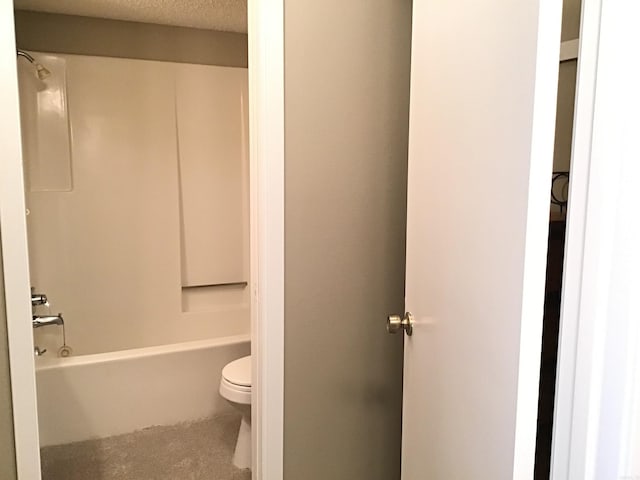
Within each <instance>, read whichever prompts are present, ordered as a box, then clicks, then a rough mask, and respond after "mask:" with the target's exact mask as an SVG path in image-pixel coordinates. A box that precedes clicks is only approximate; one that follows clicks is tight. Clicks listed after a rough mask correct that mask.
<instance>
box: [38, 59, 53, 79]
mask: <svg viewBox="0 0 640 480" xmlns="http://www.w3.org/2000/svg"><path fill="white" fill-rule="evenodd" d="M35 66H36V75H38V78H39V79H40V80H44V79H45V78H47V77H48V76H49V75H51V72H50V71H49V70H48V69H47V68H45V67H43V66H42V65H41V64H39V63H36V64H35Z"/></svg>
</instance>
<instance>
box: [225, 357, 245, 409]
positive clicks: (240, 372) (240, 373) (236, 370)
mask: <svg viewBox="0 0 640 480" xmlns="http://www.w3.org/2000/svg"><path fill="white" fill-rule="evenodd" d="M220 395H222V396H223V397H224V398H226V399H227V400H230V401H232V402H235V403H240V404H244V405H249V404H251V356H250V355H249V356H247V357H243V358H239V359H238V360H234V361H233V362H231V363H229V364H227V366H225V367H224V368H223V369H222V378H221V379H220Z"/></svg>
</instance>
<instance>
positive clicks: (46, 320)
mask: <svg viewBox="0 0 640 480" xmlns="http://www.w3.org/2000/svg"><path fill="white" fill-rule="evenodd" d="M48 325H64V319H63V318H62V314H61V313H59V314H58V315H44V316H43V315H34V316H33V328H40V327H46V326H48Z"/></svg>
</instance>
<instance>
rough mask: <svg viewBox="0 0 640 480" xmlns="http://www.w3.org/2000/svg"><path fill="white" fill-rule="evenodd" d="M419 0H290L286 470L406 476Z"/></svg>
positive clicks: (366, 478)
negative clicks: (414, 18)
mask: <svg viewBox="0 0 640 480" xmlns="http://www.w3.org/2000/svg"><path fill="white" fill-rule="evenodd" d="M410 37H411V1H410V0H357V1H349V2H344V1H338V0H328V1H324V2H318V1H315V0H287V1H285V86H286V91H285V170H286V173H285V175H286V177H285V183H286V187H285V198H286V206H285V229H286V230H285V237H286V240H285V241H286V247H285V262H286V265H285V282H286V284H285V439H284V441H285V445H284V447H285V458H284V461H285V479H286V480H299V479H303V478H304V479H305V480H315V479H318V480H320V479H322V480H326V479H332V480H340V479H345V480H346V479H349V480H360V479H361V480H376V479H380V480H393V479H394V478H396V479H397V478H400V440H401V432H400V430H401V406H402V403H401V402H402V337H401V336H393V337H392V336H390V335H388V334H387V333H386V331H385V319H386V315H387V314H390V313H394V312H402V309H403V305H404V260H405V258H404V256H405V250H404V247H405V222H406V219H405V218H406V214H405V212H406V210H405V209H406V173H407V172H406V168H407V142H408V106H409V65H410V41H411V38H410Z"/></svg>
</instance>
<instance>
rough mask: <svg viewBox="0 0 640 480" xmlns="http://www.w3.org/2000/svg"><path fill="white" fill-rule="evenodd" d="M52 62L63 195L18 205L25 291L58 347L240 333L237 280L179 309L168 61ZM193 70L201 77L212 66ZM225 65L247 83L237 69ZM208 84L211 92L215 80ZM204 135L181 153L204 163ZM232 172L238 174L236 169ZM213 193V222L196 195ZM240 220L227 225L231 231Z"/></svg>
mask: <svg viewBox="0 0 640 480" xmlns="http://www.w3.org/2000/svg"><path fill="white" fill-rule="evenodd" d="M60 57H62V58H64V60H65V61H66V65H67V72H66V73H67V82H68V83H67V93H68V111H69V118H70V125H71V139H72V140H71V150H72V172H73V189H72V190H71V191H69V192H35V191H32V192H28V194H27V197H28V198H27V202H28V207H29V210H30V214H29V216H28V226H29V246H30V256H31V273H32V284H33V285H34V286H35V287H36V288H37V289H38V290H39V291H44V292H46V293H47V294H48V296H49V299H50V301H51V303H52V305H51V308H52V311H53V312H54V313H58V312H62V313H63V314H64V318H65V322H66V326H67V343H68V344H69V345H70V346H71V347H72V348H73V349H74V353H76V354H87V353H98V352H107V351H115V350H123V349H130V348H137V347H145V346H153V345H163V344H170V343H177V342H183V341H190V340H199V339H205V338H212V337H221V336H228V335H237V334H243V333H247V332H248V330H249V296H248V288H245V287H244V286H242V285H240V286H236V287H231V290H229V288H227V289H225V290H224V291H214V292H198V294H195V295H193V297H194V298H190V300H191V301H190V302H187V304H188V305H193V306H194V308H186V309H185V308H184V305H185V300H184V294H183V291H182V290H183V286H184V285H183V282H182V275H181V272H182V270H183V267H182V264H181V249H182V246H181V244H182V243H183V241H184V238H182V237H183V235H182V231H181V224H182V220H181V206H180V199H181V196H180V192H181V188H180V187H181V184H180V177H179V172H180V168H179V161H178V159H179V155H178V152H179V141H178V133H177V128H178V125H177V121H176V111H177V110H179V109H180V107H179V106H177V103H176V102H177V99H178V98H180V95H176V88H177V89H178V90H179V89H180V88H181V87H180V82H178V83H176V72H177V68H178V66H179V65H178V64H174V63H169V62H154V61H142V60H128V59H115V58H104V57H89V56H75V55H60ZM183 68H189V66H184V67H183ZM200 68H201V69H203V70H202V74H203V75H207V74H208V73H210V72H208V70H207V69H220V68H221V67H197V68H196V70H198V69H200ZM223 70H226V69H225V68H223ZM229 70H233V71H237V72H240V73H239V74H238V77H239V80H238V81H240V78H241V77H243V75H244V77H245V80H246V69H229ZM237 72H236V73H237ZM208 79H209V81H210V82H211V83H210V89H211V91H216V89H217V88H218V86H217V85H216V83H215V82H216V77H215V75H213V76H212V75H210V76H209V77H208ZM243 85H244V87H243V88H244V90H246V83H245V84H243ZM186 87H188V86H185V88H186ZM237 90H238V92H240V91H241V90H242V89H241V88H238V89H237ZM244 90H242V91H244ZM206 94H207V91H206V90H205V91H204V92H203V98H204V99H206ZM239 95H240V93H238V96H239ZM239 102H240V100H239V99H237V100H236V103H239ZM206 105H207V103H206V101H205V102H203V103H202V106H203V108H204V107H205V106H206ZM196 110H197V109H196ZM219 114H220V115H224V112H219ZM230 115H231V116H233V118H236V117H237V116H238V113H237V112H231V113H230ZM183 128H187V126H183ZM212 128H213V126H212ZM183 133H184V132H183ZM204 140H205V137H203V143H202V145H198V144H197V136H195V137H194V136H192V138H191V140H190V141H191V142H192V143H193V144H192V145H191V147H190V148H192V149H193V150H196V151H197V150H200V152H201V153H202V154H203V158H206V157H210V158H211V159H215V157H216V152H215V151H213V150H211V148H213V145H212V144H211V143H207V142H205V141H204ZM203 161H204V160H203ZM212 161H213V160H212ZM235 161H236V162H237V163H242V161H243V159H242V158H237V159H235ZM205 163H206V162H205ZM238 172H242V173H243V174H246V171H244V170H242V168H240V167H238ZM235 181H236V183H242V182H246V180H242V179H235ZM214 186H215V184H214V183H213V182H211V183H207V182H201V183H200V184H199V190H200V192H201V193H202V196H201V197H200V199H201V202H200V203H199V206H200V207H201V209H204V213H203V214H202V215H203V217H206V218H204V219H203V220H202V222H203V224H206V223H207V222H216V221H217V217H216V215H217V213H216V212H219V205H215V206H214V205H211V204H210V201H211V198H210V196H208V194H207V191H208V189H209V187H214ZM185 188H186V189H189V190H190V189H191V188H193V186H184V185H183V191H184V190H185ZM190 191H191V190H190ZM236 197H237V198H236ZM236 197H234V198H233V199H229V200H228V201H227V202H226V203H227V205H228V206H229V208H230V211H234V212H236V211H239V210H241V208H242V207H238V206H237V205H236V203H237V202H239V201H241V199H242V198H241V197H242V195H237V196H236ZM232 203H233V205H231V204H232ZM243 205H244V204H243ZM209 207H211V208H209ZM208 208H209V210H208V212H209V213H208V214H207V209H208ZM216 209H218V210H216ZM244 221H246V219H245V218H244V217H242V216H239V217H238V218H237V223H238V224H240V225H241V226H240V227H239V228H240V229H241V230H242V229H243V228H245V227H244V226H242V223H243V222H244ZM192 233H193V234H194V235H198V234H199V232H197V231H194V232H192ZM242 245H243V247H242V248H240V249H238V252H236V253H235V254H237V255H239V257H240V258H239V259H236V262H237V263H239V264H241V265H244V262H246V258H247V257H248V249H247V248H245V247H246V246H245V245H244V244H242ZM218 252H219V253H220V257H219V260H220V262H228V261H229V256H230V253H229V252H228V251H226V252H225V251H222V250H216V249H215V248H214V247H213V246H212V248H211V251H209V252H208V253H209V257H207V259H206V261H207V262H209V263H208V264H209V265H215V257H216V254H217V253H218ZM240 278H244V277H242V276H241V277H240ZM213 288H214V289H215V287H213ZM203 293H204V295H203ZM61 333H62V332H61V331H60V329H59V327H47V328H42V329H38V330H37V331H36V343H37V344H39V345H40V346H41V347H46V348H48V349H49V350H50V351H53V352H55V350H56V349H57V348H58V347H59V346H60V345H61V343H62V336H61ZM54 354H55V353H54Z"/></svg>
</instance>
